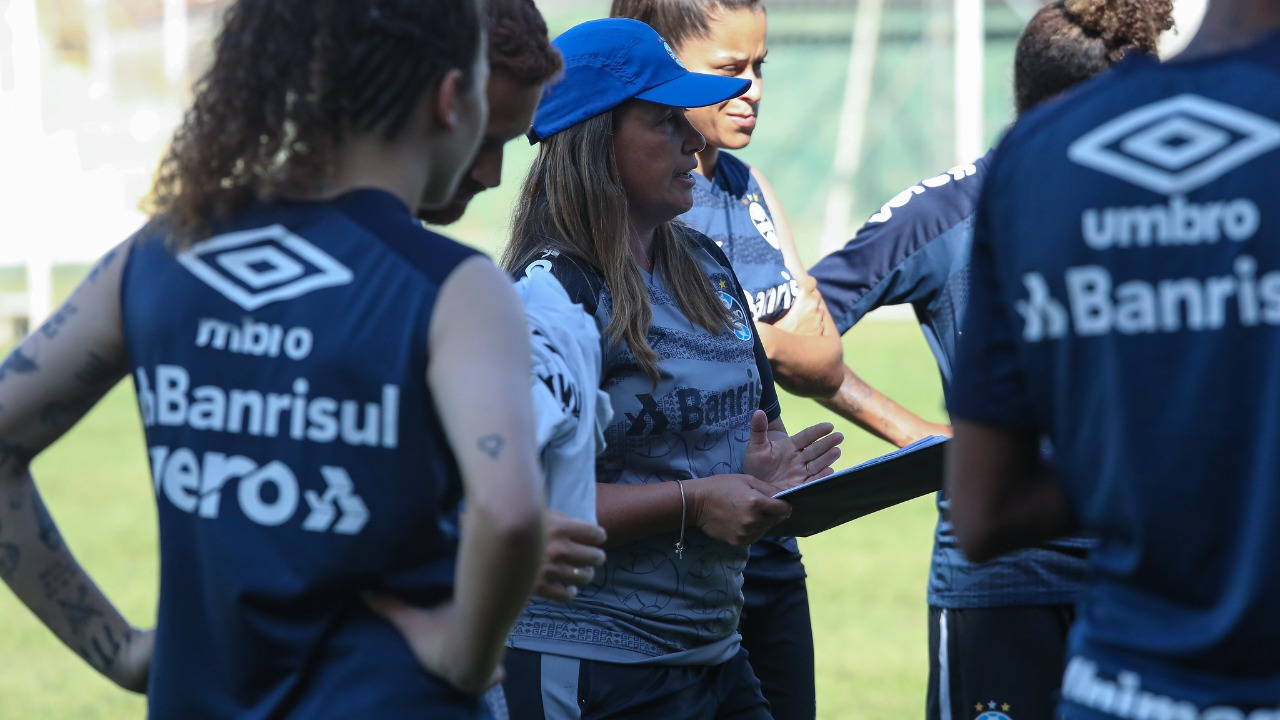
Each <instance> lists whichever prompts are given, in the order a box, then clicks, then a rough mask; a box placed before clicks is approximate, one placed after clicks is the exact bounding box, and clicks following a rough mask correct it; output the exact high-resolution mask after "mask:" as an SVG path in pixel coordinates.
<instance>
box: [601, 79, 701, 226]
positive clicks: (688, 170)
mask: <svg viewBox="0 0 1280 720" xmlns="http://www.w3.org/2000/svg"><path fill="white" fill-rule="evenodd" d="M618 112H619V113H621V114H620V115H619V117H618V120H617V127H616V128H615V130H614V135H613V152H614V156H615V157H616V158H617V163H618V174H619V175H620V176H621V178H622V186H623V188H624V189H625V190H626V192H627V208H628V214H629V215H630V220H631V224H632V227H633V228H635V229H636V230H638V231H641V232H645V231H648V230H652V229H653V228H655V227H657V226H658V225H661V224H662V223H664V222H667V221H668V220H671V219H673V218H675V217H676V216H677V215H679V214H681V213H684V212H688V210H689V208H691V207H693V185H694V181H693V170H694V169H695V168H696V167H697V166H698V160H697V157H696V155H695V154H696V153H697V152H698V151H699V150H701V149H702V148H703V147H704V146H705V144H706V142H705V141H704V140H703V139H702V135H701V134H700V133H699V132H698V131H697V130H696V129H694V127H693V125H692V124H690V123H689V120H688V118H687V117H685V111H684V109H683V108H674V107H668V106H666V105H657V104H654V103H651V102H645V101H643V100H631V101H629V102H628V103H627V104H625V105H623V106H622V108H621V109H620V110H619V111H618Z"/></svg>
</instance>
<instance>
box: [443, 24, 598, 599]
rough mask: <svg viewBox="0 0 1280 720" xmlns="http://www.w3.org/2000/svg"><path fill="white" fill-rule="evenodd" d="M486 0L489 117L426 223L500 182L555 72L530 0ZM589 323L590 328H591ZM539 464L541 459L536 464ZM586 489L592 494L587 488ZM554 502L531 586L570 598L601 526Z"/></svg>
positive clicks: (585, 578) (455, 213)
mask: <svg viewBox="0 0 1280 720" xmlns="http://www.w3.org/2000/svg"><path fill="white" fill-rule="evenodd" d="M486 5H487V12H488V20H489V25H488V27H489V85H488V88H487V93H488V99H489V123H488V125H487V126H486V127H485V131H484V136H483V137H482V138H481V140H480V149H479V151H478V152H477V153H476V159H475V161H474V162H473V163H472V164H471V167H470V168H469V169H468V170H467V171H466V172H465V173H464V174H463V176H462V181H461V182H460V183H459V185H458V191H457V192H456V193H455V194H454V197H453V200H452V201H450V202H449V204H448V205H446V206H445V207H443V208H440V209H438V210H431V209H427V208H420V209H419V211H418V217H419V218H421V219H422V220H424V221H425V222H428V223H431V224H433V225H448V224H450V223H453V222H456V221H457V220H459V219H460V218H461V217H462V216H463V214H464V213H465V212H466V210H467V206H468V205H469V204H470V203H471V200H472V198H474V197H475V196H476V195H478V194H479V193H482V192H484V191H485V190H491V189H493V188H496V187H498V185H499V184H500V183H501V182H502V161H503V149H504V147H505V145H506V144H507V143H508V142H510V141H512V140H514V139H516V138H520V139H524V137H525V133H526V132H528V131H529V127H530V126H531V125H532V124H533V114H534V111H535V110H536V109H537V107H538V100H539V98H541V97H542V86H543V84H544V83H547V82H549V81H551V80H552V79H553V78H555V77H556V75H557V74H558V73H559V72H560V70H561V66H562V62H561V59H560V53H559V51H557V50H556V49H555V48H553V47H551V40H550V38H548V36H547V25H546V22H545V21H544V20H543V18H542V14H541V13H540V12H539V11H538V8H537V6H536V5H534V3H533V0H487V2H486ZM589 329H590V330H591V332H592V334H594V332H595V331H594V328H593V327H592V328H589ZM536 341H537V336H535V342H536ZM551 381H552V379H550V378H539V382H544V383H545V382H551ZM564 381H565V380H562V381H558V382H560V383H563V382H564ZM567 381H570V382H571V381H572V379H568V380H567ZM555 386H556V387H557V389H558V390H563V389H564V385H563V384H556V385H555ZM594 386H595V383H592V384H591V385H590V386H589V387H587V388H586V389H585V391H584V392H582V393H580V394H581V396H582V397H581V398H580V399H581V400H582V401H583V402H589V401H590V400H591V398H592V397H594V393H595V389H594ZM535 390H537V388H535ZM570 394H571V393H570ZM536 417H541V415H536ZM536 417H535V421H536ZM583 462H584V463H585V464H584V465H582V466H580V467H578V468H573V469H571V471H572V472H573V473H575V475H579V476H580V473H581V472H582V471H583V470H586V471H587V472H588V473H589V477H587V478H586V481H587V482H588V483H589V484H593V482H594V479H595V476H594V473H591V472H590V470H591V467H592V466H594V464H595V458H594V455H590V456H588V457H587V458H586V459H585V460H584V461H583ZM546 464H547V463H546V461H545V460H544V466H545V465H546ZM591 497H592V502H594V497H595V496H594V493H592V494H591ZM558 504H559V503H553V504H552V510H551V511H550V513H549V515H548V517H547V531H548V536H547V550H546V553H547V555H546V562H545V563H544V565H543V568H542V573H541V575H540V576H539V580H538V586H537V588H536V590H535V594H537V595H539V596H541V597H545V598H550V599H554V600H571V599H572V598H573V597H574V596H575V595H576V594H577V592H578V588H580V587H582V586H583V585H586V584H587V583H589V582H591V579H592V578H593V577H594V575H595V568H596V567H598V566H599V565H600V564H601V563H603V562H604V551H603V550H601V549H600V544H601V543H603V542H604V529H603V528H601V527H600V526H599V525H596V524H595V523H593V522H588V521H586V520H582V519H577V517H573V516H570V515H568V514H566V513H565V512H562V511H561V510H559V509H556V507H555V506H556V505H558ZM579 515H580V516H584V517H594V516H595V508H594V506H593V507H591V508H590V514H589V515H586V514H585V513H579Z"/></svg>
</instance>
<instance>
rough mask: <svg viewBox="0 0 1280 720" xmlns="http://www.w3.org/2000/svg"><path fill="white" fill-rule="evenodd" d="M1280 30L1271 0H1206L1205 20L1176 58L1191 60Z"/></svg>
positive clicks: (1279, 19)
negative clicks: (1207, 3)
mask: <svg viewBox="0 0 1280 720" xmlns="http://www.w3.org/2000/svg"><path fill="white" fill-rule="evenodd" d="M1277 30H1280V4H1277V3H1275V2H1274V0H1209V5H1208V7H1207V8H1206V9H1205V13H1204V20H1203V21H1202V22H1201V23H1200V29H1199V30H1198V31H1197V32H1196V34H1195V37H1193V38H1191V42H1189V43H1187V47H1186V49H1185V50H1183V51H1182V52H1181V53H1180V54H1178V55H1177V57H1175V58H1173V59H1174V60H1175V61H1176V60H1194V59H1197V58H1201V57H1207V56H1210V55H1217V54H1220V53H1225V52H1231V51H1233V50H1240V49H1243V48H1247V47H1249V46H1250V45H1253V44H1254V43H1256V42H1258V41H1260V40H1261V39H1262V38H1264V37H1266V36H1267V35H1269V34H1271V33H1273V32H1275V31H1277Z"/></svg>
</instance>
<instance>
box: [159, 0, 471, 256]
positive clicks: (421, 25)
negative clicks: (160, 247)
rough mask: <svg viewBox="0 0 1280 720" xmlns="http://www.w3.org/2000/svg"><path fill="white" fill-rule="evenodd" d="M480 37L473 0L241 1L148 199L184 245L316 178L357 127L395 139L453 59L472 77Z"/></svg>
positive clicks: (229, 18)
mask: <svg viewBox="0 0 1280 720" xmlns="http://www.w3.org/2000/svg"><path fill="white" fill-rule="evenodd" d="M481 39H482V29H481V27H480V15H479V8H478V7H477V6H476V4H475V2H473V1H470V0H469V1H467V2H458V0H271V1H270V2H264V1H263V0H238V2H236V3H235V4H234V5H232V6H231V7H230V8H229V9H228V10H227V13H226V16H225V17H224V20H223V27H222V31H221V32H220V34H219V36H218V39H217V41H216V43H215V52H214V60H213V63H212V65H211V66H210V68H209V70H208V71H207V72H206V73H205V74H204V76H203V77H202V78H201V79H200V80H199V81H198V82H197V83H196V86H195V100H194V101H193V103H192V105H191V107H190V109H189V110H188V111H187V113H186V115H185V117H184V118H183V122H182V125H181V126H180V127H179V128H178V130H177V132H176V133H175V134H174V137H173V141H172V143H171V144H170V146H169V150H168V152H167V153H166V154H165V157H164V159H163V160H161V162H160V166H159V168H158V169H157V171H156V177H155V181H154V184H153V186H152V190H151V195H150V197H149V198H148V202H147V205H148V207H147V209H148V210H149V211H150V213H151V214H152V215H153V216H154V217H155V221H156V222H160V223H162V224H163V229H164V231H165V232H166V233H167V235H168V236H169V238H170V240H171V242H173V243H175V244H176V245H177V247H179V248H181V247H186V246H188V245H190V244H191V243H192V242H194V241H195V240H197V239H199V238H201V237H203V236H204V235H205V234H206V233H207V232H209V230H210V229H211V227H212V225H213V224H214V223H215V222H216V221H218V220H219V219H222V218H225V217H227V216H229V215H231V214H233V213H234V212H236V211H237V210H239V209H240V208H242V207H244V206H245V205H246V204H247V203H249V202H250V201H252V200H254V199H269V198H272V197H277V196H279V195H281V194H288V193H299V192H306V191H308V190H311V189H314V188H315V187H317V186H318V185H319V183H320V182H322V181H323V179H324V177H325V176H326V175H327V173H328V172H329V171H330V170H331V168H332V162H333V156H334V152H335V150H336V149H337V148H338V147H339V146H340V145H341V144H342V142H343V140H344V138H345V137H347V136H348V135H350V134H354V133H379V134H381V135H382V136H383V137H385V138H387V139H394V138H395V137H396V136H397V135H398V133H399V132H400V131H401V130H402V129H403V128H404V126H405V123H406V121H407V120H408V118H409V115H410V113H411V111H412V110H413V107H414V106H415V104H416V103H417V102H419V100H420V99H421V98H422V94H423V92H424V91H425V90H427V89H430V88H435V87H436V86H437V85H438V83H439V82H440V79H441V78H442V77H443V76H444V75H445V73H447V72H448V71H449V70H451V69H458V70H460V71H462V73H463V75H464V77H465V78H466V82H465V84H466V85H467V86H471V85H474V84H475V83H474V81H473V80H474V79H473V78H471V77H470V74H471V68H472V64H473V61H474V59H475V57H476V55H477V53H478V52H479V49H480V43H481Z"/></svg>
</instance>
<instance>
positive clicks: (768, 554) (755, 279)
mask: <svg viewBox="0 0 1280 720" xmlns="http://www.w3.org/2000/svg"><path fill="white" fill-rule="evenodd" d="M693 177H694V180H695V182H696V184H695V185H694V188H693V208H692V209H690V210H689V212H687V213H685V214H683V215H681V216H680V220H682V221H684V223H685V224H686V225H688V226H689V227H691V228H693V229H694V230H697V231H698V232H700V233H702V234H703V235H706V236H707V237H708V238H710V239H711V240H712V241H713V242H715V244H716V246H717V247H719V248H720V250H721V251H722V252H723V253H724V255H725V257H726V258H728V260H729V263H730V264H731V265H732V266H733V272H734V274H736V275H737V277H738V281H739V282H740V283H741V285H742V293H743V296H744V297H745V298H746V301H747V306H748V307H749V308H750V310H751V315H752V318H753V319H754V320H755V321H756V323H770V324H772V323H774V322H776V321H777V320H778V319H779V318H781V317H782V316H783V315H785V314H787V311H788V310H790V309H791V304H792V303H793V302H794V301H795V297H796V295H797V294H799V292H800V285H799V283H797V282H796V281H795V279H794V278H792V277H791V273H790V272H788V271H787V266H786V263H785V262H784V261H783V257H782V248H781V245H780V242H779V240H778V232H777V230H776V229H775V227H774V224H773V215H772V213H770V212H769V204H768V203H766V202H765V199H764V192H763V191H762V190H761V189H760V183H759V182H757V181H756V178H755V176H754V175H752V174H751V166H750V165H748V164H747V163H745V162H743V161H741V160H739V159H738V158H736V157H734V156H733V155H730V154H729V153H727V152H724V151H723V150H722V151H720V152H718V153H716V166H715V172H713V173H712V177H711V178H707V177H704V176H703V175H702V173H698V172H695V173H694V174H693ZM745 575H746V577H747V580H748V581H753V580H768V581H775V582H783V581H789V580H802V579H804V577H805V572H804V564H803V563H802V562H801V558H800V546H799V544H798V543H797V542H796V539H795V538H793V537H774V536H765V537H762V538H760V540H758V541H756V542H755V543H754V544H753V545H752V546H751V562H750V563H748V564H747V569H746V571H745Z"/></svg>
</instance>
